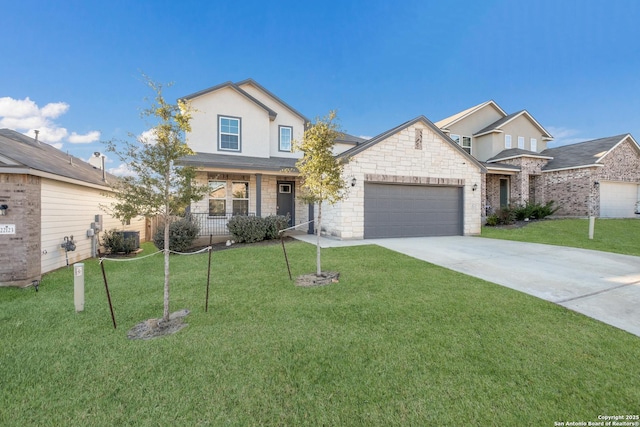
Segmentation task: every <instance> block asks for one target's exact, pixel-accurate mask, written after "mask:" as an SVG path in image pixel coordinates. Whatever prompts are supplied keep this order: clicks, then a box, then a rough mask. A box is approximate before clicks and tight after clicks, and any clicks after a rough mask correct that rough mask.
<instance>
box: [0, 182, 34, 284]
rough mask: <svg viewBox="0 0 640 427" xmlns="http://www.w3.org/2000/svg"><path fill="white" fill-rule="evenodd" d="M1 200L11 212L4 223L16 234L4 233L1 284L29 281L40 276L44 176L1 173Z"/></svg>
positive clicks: (3, 218)
mask: <svg viewBox="0 0 640 427" xmlns="http://www.w3.org/2000/svg"><path fill="white" fill-rule="evenodd" d="M0 204H3V205H7V206H8V207H9V208H8V209H7V214H6V215H4V216H0V226H2V225H12V226H14V227H15V234H0V259H1V260H2V262H0V286H2V285H8V284H11V285H18V286H20V285H27V284H30V283H31V281H32V280H39V279H40V256H41V252H40V178H38V177H35V176H31V175H9V174H0Z"/></svg>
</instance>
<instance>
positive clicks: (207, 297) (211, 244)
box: [204, 234, 213, 313]
mask: <svg viewBox="0 0 640 427" xmlns="http://www.w3.org/2000/svg"><path fill="white" fill-rule="evenodd" d="M212 251H213V234H209V265H208V267H207V296H206V297H205V303H204V311H205V313H206V312H208V311H209V282H210V278H211V252H212Z"/></svg>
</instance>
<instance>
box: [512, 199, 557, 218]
mask: <svg viewBox="0 0 640 427" xmlns="http://www.w3.org/2000/svg"><path fill="white" fill-rule="evenodd" d="M554 203H555V202H554V201H553V200H551V201H550V202H547V203H545V204H544V205H543V204H540V203H529V202H526V203H525V205H524V206H519V207H517V208H515V209H514V213H515V219H516V220H518V221H523V220H525V219H527V218H529V219H544V218H545V217H548V216H549V215H553V214H554V213H555V212H556V211H557V210H558V209H559V207H554V206H553V205H554Z"/></svg>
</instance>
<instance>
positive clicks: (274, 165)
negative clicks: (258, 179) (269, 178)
mask: <svg viewBox="0 0 640 427" xmlns="http://www.w3.org/2000/svg"><path fill="white" fill-rule="evenodd" d="M297 161H298V159H292V158H285V157H248V156H233V155H229V154H215V153H196V154H194V155H191V156H186V157H183V158H182V159H180V161H179V163H180V164H182V165H185V166H193V167H216V168H226V169H236V168H237V169H247V170H251V169H254V170H264V171H281V170H283V169H295V167H296V162H297Z"/></svg>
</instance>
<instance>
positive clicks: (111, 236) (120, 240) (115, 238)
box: [102, 228, 138, 254]
mask: <svg viewBox="0 0 640 427" xmlns="http://www.w3.org/2000/svg"><path fill="white" fill-rule="evenodd" d="M102 245H103V246H104V247H105V249H106V250H107V252H109V253H110V254H117V253H125V254H130V253H131V252H133V251H135V250H136V249H138V248H137V247H136V239H135V238H134V237H128V238H126V239H125V238H124V232H123V231H118V230H116V229H115V228H114V229H112V230H108V231H105V232H104V234H103V235H102Z"/></svg>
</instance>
